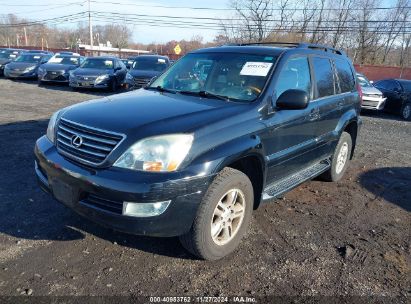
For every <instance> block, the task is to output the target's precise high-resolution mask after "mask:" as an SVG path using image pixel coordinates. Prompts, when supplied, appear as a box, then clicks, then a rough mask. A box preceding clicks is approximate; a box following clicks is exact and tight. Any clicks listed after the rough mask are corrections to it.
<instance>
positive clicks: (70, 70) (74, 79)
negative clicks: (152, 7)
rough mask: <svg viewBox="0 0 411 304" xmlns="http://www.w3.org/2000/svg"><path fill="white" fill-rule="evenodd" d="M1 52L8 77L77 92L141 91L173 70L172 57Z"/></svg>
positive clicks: (0, 64)
mask: <svg viewBox="0 0 411 304" xmlns="http://www.w3.org/2000/svg"><path fill="white" fill-rule="evenodd" d="M0 52H1V53H0V73H1V74H4V76H5V77H7V78H12V79H30V78H32V79H38V81H39V84H46V83H49V82H58V83H67V84H68V85H69V86H70V87H72V88H73V89H81V88H89V89H90V88H93V89H109V90H111V91H113V92H114V91H116V90H117V89H119V88H120V87H121V86H125V87H127V88H129V89H137V88H141V87H143V86H146V85H147V84H148V83H149V82H150V81H151V80H152V79H153V78H154V77H157V76H159V75H160V74H161V73H163V72H164V71H165V70H166V69H167V68H168V67H169V66H170V60H169V59H168V57H166V56H160V55H141V56H138V57H131V58H128V59H119V58H117V57H114V56H98V57H83V56H80V54H77V53H73V52H59V53H56V54H53V53H51V52H48V51H39V50H33V51H27V50H17V49H2V50H0ZM3 71H4V73H3ZM1 74H0V75H1Z"/></svg>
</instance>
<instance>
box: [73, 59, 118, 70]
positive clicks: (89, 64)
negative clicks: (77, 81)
mask: <svg viewBox="0 0 411 304" xmlns="http://www.w3.org/2000/svg"><path fill="white" fill-rule="evenodd" d="M80 67H82V68H83V69H102V70H103V69H104V70H105V69H113V68H114V62H113V60H111V59H104V58H88V59H86V60H85V61H84V62H83V64H82V65H81V66H80Z"/></svg>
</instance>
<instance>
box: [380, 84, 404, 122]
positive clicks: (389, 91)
mask: <svg viewBox="0 0 411 304" xmlns="http://www.w3.org/2000/svg"><path fill="white" fill-rule="evenodd" d="M375 87H377V88H378V89H379V90H380V91H381V92H382V93H383V94H384V96H385V97H386V98H387V100H386V101H385V106H384V111H386V112H389V113H393V114H397V115H401V116H402V118H404V119H405V120H411V80H405V79H383V80H380V81H377V82H376V83H375Z"/></svg>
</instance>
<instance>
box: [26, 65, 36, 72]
mask: <svg viewBox="0 0 411 304" xmlns="http://www.w3.org/2000/svg"><path fill="white" fill-rule="evenodd" d="M35 68H36V67H35V66H31V67H28V68H26V69H25V70H24V73H28V72H31V71H34V69H35Z"/></svg>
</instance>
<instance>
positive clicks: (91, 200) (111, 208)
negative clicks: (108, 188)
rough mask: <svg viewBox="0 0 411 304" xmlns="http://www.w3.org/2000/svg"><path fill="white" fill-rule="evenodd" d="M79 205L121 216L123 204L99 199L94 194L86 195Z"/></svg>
mask: <svg viewBox="0 0 411 304" xmlns="http://www.w3.org/2000/svg"><path fill="white" fill-rule="evenodd" d="M80 203H81V204H84V205H88V206H91V207H94V208H98V209H100V210H104V211H108V212H111V213H116V214H122V213H123V202H121V201H113V200H109V199H106V198H102V197H99V196H97V195H94V194H88V195H87V196H86V198H84V199H83V200H81V201H80Z"/></svg>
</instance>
